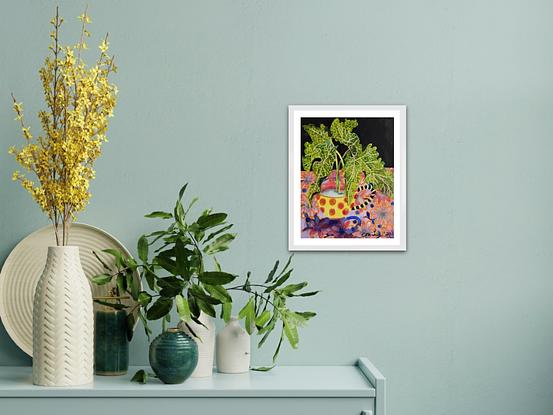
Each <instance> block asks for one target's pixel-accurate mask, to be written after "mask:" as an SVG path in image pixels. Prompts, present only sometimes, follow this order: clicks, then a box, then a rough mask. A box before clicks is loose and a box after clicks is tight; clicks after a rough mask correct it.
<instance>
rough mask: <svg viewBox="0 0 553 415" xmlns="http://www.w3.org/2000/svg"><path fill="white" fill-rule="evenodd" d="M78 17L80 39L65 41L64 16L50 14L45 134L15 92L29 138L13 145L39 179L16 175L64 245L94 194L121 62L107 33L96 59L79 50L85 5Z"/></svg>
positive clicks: (85, 21) (19, 158) (44, 82)
mask: <svg viewBox="0 0 553 415" xmlns="http://www.w3.org/2000/svg"><path fill="white" fill-rule="evenodd" d="M79 20H81V24H82V28H81V37H80V40H79V42H78V43H77V44H76V45H74V46H62V45H61V44H60V43H59V37H58V33H59V28H60V26H61V24H62V22H63V19H62V18H61V17H59V15H58V13H57V12H56V16H55V17H54V18H53V19H52V21H51V23H52V26H53V31H52V33H51V34H50V37H51V39H52V43H51V44H50V47H49V49H50V50H51V55H50V56H48V57H46V59H45V61H44V65H43V66H42V67H41V68H40V70H39V74H40V79H41V81H42V86H43V89H44V98H45V101H46V104H47V110H44V111H40V112H39V113H38V118H39V120H40V124H41V127H42V134H40V135H38V136H37V138H33V135H32V134H31V130H30V127H29V126H26V125H25V122H24V117H23V106H22V104H21V103H20V102H17V101H16V99H15V97H13V110H14V111H15V113H16V118H15V119H16V120H17V121H19V123H20V126H21V131H22V133H23V137H24V139H25V144H24V145H23V146H22V147H21V148H16V147H10V149H9V153H10V154H12V155H14V156H15V158H16V160H17V162H18V163H19V164H20V165H21V166H22V167H23V169H24V170H25V171H26V172H29V173H34V174H35V175H36V178H37V182H36V183H35V182H34V181H32V180H30V179H29V178H27V176H26V175H25V174H24V173H21V172H19V171H16V172H14V174H13V176H12V178H13V180H15V181H19V182H20V183H21V185H22V186H23V188H25V189H26V190H27V191H29V193H31V195H32V196H33V198H34V199H35V200H36V202H37V203H38V204H39V205H40V207H41V208H42V210H43V211H44V212H45V213H46V214H47V215H48V217H49V218H50V220H51V221H52V222H53V223H54V225H55V229H56V238H57V241H58V244H63V245H64V244H65V243H66V242H67V233H68V228H69V225H70V223H71V221H72V220H73V219H74V217H75V214H76V213H77V212H80V211H82V210H83V209H84V208H85V207H86V205H87V203H88V201H89V199H90V192H89V181H90V180H91V179H93V178H94V175H95V172H94V169H93V164H94V161H95V160H96V159H97V158H98V156H100V154H101V145H102V143H103V142H105V141H107V137H106V133H107V129H108V118H109V117H112V116H113V110H114V108H115V104H116V96H117V88H116V86H115V85H113V84H111V83H110V82H109V81H108V76H109V74H110V73H112V72H116V71H117V67H116V66H115V64H114V58H113V57H111V56H109V55H108V53H107V52H108V48H109V43H108V40H107V35H106V37H105V39H104V40H103V41H102V42H101V44H100V46H99V49H100V54H99V57H98V60H97V61H96V62H95V64H94V65H93V66H91V67H88V66H87V65H86V64H85V63H84V61H83V59H82V58H81V52H82V51H83V50H85V49H86V48H87V46H86V42H85V39H86V38H88V37H89V36H90V33H89V31H88V30H87V24H89V23H90V17H89V16H88V14H87V13H86V11H85V12H84V13H83V14H82V15H81V16H79ZM60 226H62V230H61V231H62V233H63V235H62V236H61V238H60V235H58V230H59V227H60Z"/></svg>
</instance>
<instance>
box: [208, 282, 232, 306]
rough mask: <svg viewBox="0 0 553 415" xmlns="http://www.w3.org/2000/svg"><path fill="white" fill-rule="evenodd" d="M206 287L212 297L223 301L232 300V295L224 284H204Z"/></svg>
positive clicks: (228, 301) (229, 301)
mask: <svg viewBox="0 0 553 415" xmlns="http://www.w3.org/2000/svg"><path fill="white" fill-rule="evenodd" d="M204 288H205V290H206V291H207V292H208V293H209V294H210V295H211V296H212V297H214V298H216V299H218V300H220V301H221V303H231V302H232V297H231V296H230V294H229V293H228V291H227V290H226V289H225V287H223V286H222V285H210V284H204Z"/></svg>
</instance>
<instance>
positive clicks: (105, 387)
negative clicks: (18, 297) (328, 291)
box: [0, 366, 376, 398]
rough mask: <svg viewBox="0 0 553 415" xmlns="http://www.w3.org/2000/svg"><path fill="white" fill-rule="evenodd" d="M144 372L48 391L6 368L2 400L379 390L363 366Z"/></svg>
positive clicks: (25, 373)
mask: <svg viewBox="0 0 553 415" xmlns="http://www.w3.org/2000/svg"><path fill="white" fill-rule="evenodd" d="M139 369H145V370H146V371H147V372H151V370H150V369H149V368H141V367H130V368H129V372H128V374H126V375H123V376H95V377H94V382H93V383H92V384H89V385H83V386H74V387H43V386H35V385H33V384H32V378H31V368H30V367H21V366H0V398H2V397H4V398H6V397H196V398H201V397H375V396H376V391H375V389H374V387H373V385H372V384H371V383H370V382H369V380H368V379H367V378H366V376H365V375H364V374H363V372H362V371H361V370H360V369H359V368H358V367H357V366H280V367H276V368H274V369H273V370H271V371H269V372H254V371H250V372H248V373H243V374H232V375H231V374H223V373H214V374H213V376H212V377H210V378H190V379H188V380H186V382H184V383H182V384H179V385H165V384H163V383H161V382H160V381H159V380H158V379H155V378H149V379H148V383H147V384H145V385H142V384H138V383H135V382H131V381H130V379H131V377H132V375H133V374H134V373H135V372H136V371H137V370H139Z"/></svg>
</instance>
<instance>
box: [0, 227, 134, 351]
mask: <svg viewBox="0 0 553 415" xmlns="http://www.w3.org/2000/svg"><path fill="white" fill-rule="evenodd" d="M53 245H56V240H55V236H54V229H53V227H52V226H47V227H45V228H42V229H39V230H37V231H35V232H33V233H32V234H30V235H29V236H27V237H26V238H25V239H23V240H22V241H21V242H19V243H18V244H17V246H16V247H15V248H14V249H13V251H12V252H11V253H10V255H9V256H8V259H6V262H5V263H4V266H3V267H2V272H0V317H1V318H2V322H3V323H4V327H5V328H6V331H7V332H8V334H9V335H10V337H11V338H12V339H13V341H14V342H15V343H16V344H17V345H18V346H19V347H20V348H21V350H23V351H24V352H25V353H27V354H28V355H29V356H31V355H32V350H33V330H32V324H33V297H34V293H35V288H36V284H37V282H38V279H39V278H40V275H41V273H42V270H43V268H44V264H45V263H46V254H47V251H48V247H49V246H53ZM68 245H76V246H78V247H79V248H80V253H81V265H82V266H83V270H84V273H85V274H86V276H87V277H88V278H90V277H92V276H94V275H97V274H101V273H103V272H104V269H103V267H102V264H100V262H99V261H98V260H97V259H96V258H95V257H94V254H93V253H92V251H95V252H96V253H98V255H99V256H100V258H102V260H103V261H104V262H105V263H106V264H107V265H109V266H110V267H112V266H113V264H114V260H113V257H112V256H111V255H108V254H105V253H103V252H101V251H102V250H103V249H107V248H112V249H118V250H120V251H122V252H124V253H125V254H127V255H129V256H130V253H129V251H128V250H127V249H126V248H125V247H124V246H123V245H122V244H121V243H120V242H119V241H118V240H117V239H115V238H114V237H113V236H111V235H110V234H109V233H107V232H104V231H103V230H101V229H98V228H95V227H94V226H90V225H85V224H83V223H74V224H73V225H71V232H70V235H69V243H68ZM134 278H135V281H137V282H138V283H139V284H140V275H139V274H138V273H135V276H134ZM91 287H92V295H93V296H105V295H106V294H107V291H108V289H109V288H110V285H104V286H97V285H95V284H91ZM128 304H129V305H131V306H132V305H134V301H133V300H132V299H130V300H129V303H128ZM136 320H137V319H136V316H135V321H136Z"/></svg>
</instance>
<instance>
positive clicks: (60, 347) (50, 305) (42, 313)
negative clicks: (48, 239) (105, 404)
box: [33, 246, 94, 386]
mask: <svg viewBox="0 0 553 415" xmlns="http://www.w3.org/2000/svg"><path fill="white" fill-rule="evenodd" d="M93 365H94V315H93V312H92V294H91V290H90V285H89V283H88V280H87V278H86V276H85V274H84V272H83V269H82V267H81V259H80V257H79V247H77V246H51V247H49V248H48V257H47V259H46V266H45V267H44V271H43V273H42V275H41V277H40V279H39V280H38V284H37V287H36V291H35V297H34V303H33V383H34V384H35V385H41V386H75V385H83V384H87V383H91V382H92V379H93Z"/></svg>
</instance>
